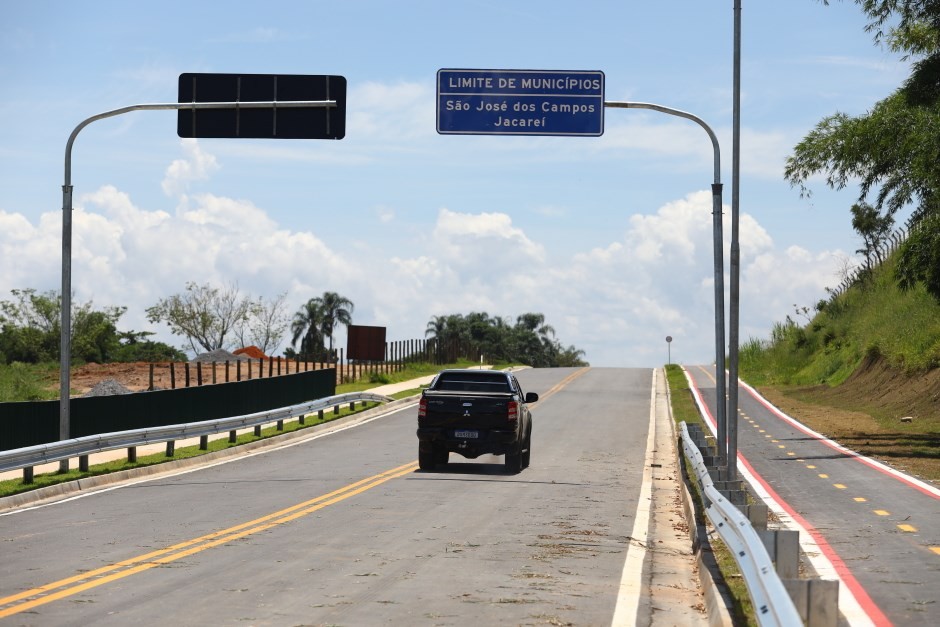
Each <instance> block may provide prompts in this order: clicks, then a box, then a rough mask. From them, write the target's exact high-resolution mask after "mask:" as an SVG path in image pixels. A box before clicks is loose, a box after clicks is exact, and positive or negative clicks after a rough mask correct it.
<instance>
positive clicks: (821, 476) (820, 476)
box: [819, 473, 829, 479]
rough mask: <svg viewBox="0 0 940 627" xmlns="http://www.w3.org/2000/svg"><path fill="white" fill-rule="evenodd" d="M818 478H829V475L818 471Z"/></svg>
mask: <svg viewBox="0 0 940 627" xmlns="http://www.w3.org/2000/svg"><path fill="white" fill-rule="evenodd" d="M819 478H820V479H828V478H829V475H827V474H824V473H819Z"/></svg>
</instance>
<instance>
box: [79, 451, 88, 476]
mask: <svg viewBox="0 0 940 627" xmlns="http://www.w3.org/2000/svg"><path fill="white" fill-rule="evenodd" d="M78 470H79V472H88V455H79V456H78Z"/></svg>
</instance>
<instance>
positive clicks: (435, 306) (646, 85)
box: [0, 0, 908, 367]
mask: <svg viewBox="0 0 940 627" xmlns="http://www.w3.org/2000/svg"><path fill="white" fill-rule="evenodd" d="M742 5H743V11H742V47H741V56H742V65H741V172H740V244H741V272H740V281H741V283H740V285H741V296H740V300H741V310H740V311H741V313H740V330H739V334H740V338H741V342H742V343H743V342H745V341H747V340H749V339H751V338H753V339H766V338H768V337H769V335H770V331H771V329H772V327H773V325H774V323H777V322H781V321H783V320H784V319H785V318H786V317H787V316H788V315H789V316H790V317H792V318H797V315H796V312H795V310H796V308H797V307H807V306H808V307H810V308H812V306H813V305H814V304H815V303H816V302H818V301H819V300H820V299H823V298H825V297H826V288H834V287H836V286H837V285H838V284H839V283H840V282H841V280H842V279H841V277H842V273H844V271H845V269H846V268H847V267H850V266H851V265H854V264H857V263H858V261H859V256H858V255H857V254H856V253H855V251H856V249H858V248H860V247H861V240H860V238H859V237H858V235H857V234H856V233H855V232H854V231H853V229H852V226H851V214H850V212H849V207H850V206H851V205H852V204H853V202H855V200H856V196H857V188H856V187H855V186H854V185H850V186H849V187H848V188H847V189H845V190H842V191H838V192H836V191H832V190H829V189H828V188H827V187H826V186H825V183H824V179H823V178H814V179H812V180H810V182H809V187H810V189H811V190H812V192H813V193H812V196H810V197H809V198H805V197H801V195H800V192H799V190H798V189H794V188H792V187H791V186H790V184H789V183H788V182H787V181H785V180H784V178H783V170H784V164H785V161H786V158H787V157H788V156H789V155H790V154H792V150H793V147H794V146H795V145H796V144H797V143H798V142H799V141H800V140H801V139H802V138H803V137H804V136H805V135H806V134H807V133H808V132H809V131H810V130H811V129H812V128H813V127H814V126H815V124H816V123H817V122H818V121H820V120H821V119H822V118H823V117H825V116H828V115H831V114H833V113H836V112H837V111H842V112H845V113H848V114H852V115H857V114H861V113H864V112H865V111H867V110H869V109H870V108H871V107H872V106H873V105H874V104H875V103H876V102H877V101H878V100H880V99H882V98H884V97H886V96H887V95H889V94H890V93H891V92H892V91H893V90H894V89H895V88H897V87H898V86H899V85H900V84H901V82H902V81H903V80H904V78H905V77H906V75H907V73H908V66H907V64H906V63H904V62H902V61H901V60H900V58H899V55H896V54H894V53H892V52H890V51H888V50H886V49H883V48H880V47H878V46H875V45H874V44H873V42H872V38H871V35H870V34H868V33H865V32H864V26H865V19H864V16H863V15H862V12H861V10H860V9H859V8H858V7H857V6H856V5H855V4H854V3H853V2H848V1H843V2H834V3H832V4H831V5H830V6H824V5H823V4H822V3H821V2H818V1H816V0H790V1H788V2H764V1H761V2H756V1H754V0H744V1H743V2H742ZM129 6H130V5H128V4H127V3H126V2H107V1H96V0H89V1H86V2H81V3H78V2H65V1H61V2H51V1H43V0H35V1H30V2H22V1H19V0H0V300H10V299H12V295H11V294H10V290H12V289H23V288H34V289H36V290H39V291H46V290H59V289H60V287H61V272H62V261H61V250H62V210H61V208H62V184H63V177H64V155H65V145H66V141H67V139H68V137H69V134H70V133H71V132H72V131H73V129H74V128H75V127H76V126H77V125H78V124H79V123H80V122H82V121H83V120H85V119H86V118H88V117H91V116H93V115H96V114H99V113H102V112H105V111H109V110H112V109H117V108H119V107H124V106H128V105H132V104H142V103H161V102H176V100H177V88H178V77H179V75H180V74H182V73H187V72H207V73H235V74H328V75H340V76H344V77H345V78H346V80H347V86H348V103H347V112H346V136H345V138H344V139H342V140H338V141H336V140H266V139H265V140H262V139H181V138H179V137H178V136H177V134H176V113H175V112H173V111H139V112H133V113H129V114H126V115H122V116H118V117H114V118H110V119H106V120H101V121H97V122H94V123H92V124H90V125H89V126H87V127H86V128H85V129H84V130H82V131H81V133H80V134H79V135H78V138H77V140H76V142H75V145H74V148H73V152H72V184H73V185H74V214H73V233H74V234H73V254H72V289H73V293H74V296H73V298H74V301H75V302H79V303H84V302H88V301H91V302H93V304H94V305H95V306H96V307H105V306H125V307H127V312H126V313H125V314H124V316H123V317H122V318H121V321H120V323H119V325H118V327H119V329H121V330H135V331H150V332H154V333H155V334H156V336H155V338H156V339H159V340H162V341H166V342H168V343H170V344H172V345H174V346H178V347H182V346H183V345H184V344H185V342H184V339H183V338H180V337H178V336H173V335H171V334H170V332H169V329H168V327H166V326H165V325H162V324H151V323H150V322H148V321H147V317H146V313H145V310H146V308H147V307H151V306H153V305H155V304H156V303H157V301H158V300H159V299H161V298H166V297H168V296H170V295H173V294H177V293H181V292H183V291H184V289H185V286H186V284H187V282H190V281H192V282H196V283H199V284H205V283H211V284H213V285H216V286H224V285H237V287H238V289H239V290H240V292H241V293H243V294H245V295H247V296H251V297H254V298H264V299H273V298H275V297H277V296H278V295H280V294H284V295H285V303H286V307H287V313H288V314H293V312H295V311H297V310H298V309H299V308H300V306H301V305H302V304H303V303H304V302H306V301H307V300H308V299H309V298H311V297H314V296H319V295H321V294H322V293H323V292H325V291H335V292H338V293H340V294H342V295H343V296H346V297H347V298H349V299H350V300H352V301H353V303H354V304H355V309H354V312H353V322H354V323H355V324H361V325H378V326H385V327H387V338H388V339H389V340H404V339H414V338H421V337H424V335H425V330H426V327H427V323H428V321H429V320H430V318H431V317H432V316H436V315H447V314H455V313H463V314H467V313H470V312H472V311H485V312H487V313H489V314H490V315H491V316H499V317H504V318H507V319H509V320H510V321H514V320H515V318H516V316H519V315H521V314H523V313H527V312H538V313H542V314H544V315H545V318H546V322H547V323H548V324H550V325H551V326H552V327H553V328H554V329H555V332H556V337H557V339H558V340H559V341H560V342H561V343H562V344H563V345H565V346H569V345H574V346H575V347H577V348H579V349H582V350H584V351H585V358H586V359H587V361H589V362H590V363H591V365H593V366H626V367H656V366H659V365H661V364H663V363H665V362H666V361H667V359H671V361H672V362H674V363H675V362H678V363H686V364H704V363H713V362H714V359H715V334H714V330H715V299H714V272H713V268H714V266H713V248H712V241H713V238H712V235H713V233H712V195H711V191H710V190H711V184H712V183H713V179H714V161H713V150H712V146H711V143H710V141H709V139H708V136H707V135H706V134H705V132H704V131H703V129H701V128H700V127H699V126H697V125H696V124H694V123H692V122H690V121H688V120H685V119H681V118H678V117H673V116H669V115H665V114H663V113H659V112H655V111H649V110H639V109H610V108H608V109H607V110H606V112H605V115H604V134H603V135H602V136H600V137H515V136H467V135H440V134H438V133H437V131H436V109H435V102H436V82H435V81H436V75H437V72H438V70H440V69H443V68H468V69H521V70H565V71H600V72H603V73H604V76H605V87H606V91H605V99H606V101H608V102H610V101H621V102H646V103H655V104H659V105H663V106H666V107H670V108H673V109H679V110H683V111H687V112H690V113H692V114H694V115H696V116H698V117H699V118H701V119H703V120H704V121H705V122H706V123H708V124H709V126H711V127H712V128H713V129H714V131H715V133H716V135H717V136H718V140H719V143H720V150H721V170H720V172H721V182H722V183H723V184H724V191H723V216H724V226H725V234H724V247H725V251H724V253H725V254H724V259H725V273H726V278H725V281H724V282H725V291H726V294H727V290H728V286H729V281H730V279H729V278H728V277H727V272H728V261H727V260H728V253H727V249H728V246H729V244H730V223H731V181H732V172H731V164H732V155H731V148H732V78H733V76H732V69H733V10H732V9H733V2H732V0H725V1H723V2H715V1H712V0H708V1H705V0H672V1H670V0H662V1H659V2H604V1H595V0H581V1H580V2H577V3H572V2H556V1H553V0H539V1H537V2H536V1H529V0H517V1H499V2H497V1H495V0H493V1H489V0H485V1H472V0H467V1H463V2H431V1H413V0H398V1H395V2H392V1H388V2H380V1H372V0H356V1H349V2H321V1H317V0H309V1H306V2H282V1H279V0H269V1H267V2H264V3H261V2H243V1H229V2H226V3H224V4H223V3H209V2H192V0H187V1H185V2H180V1H177V0H165V1H163V2H159V3H136V4H134V6H133V10H130V9H129ZM900 219H903V216H902V218H899V220H900ZM725 310H726V312H727V311H728V305H726V306H725ZM666 336H670V337H672V338H673V339H672V343H671V344H670V345H669V346H668V347H667V344H666V341H665V338H666ZM289 339H290V338H285V340H284V341H283V342H282V344H281V346H280V350H283V349H284V348H285V347H286V346H288V345H289ZM336 341H337V343H338V345H339V346H344V345H345V334H344V333H343V332H342V331H338V332H337V336H336Z"/></svg>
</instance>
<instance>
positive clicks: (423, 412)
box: [418, 398, 428, 418]
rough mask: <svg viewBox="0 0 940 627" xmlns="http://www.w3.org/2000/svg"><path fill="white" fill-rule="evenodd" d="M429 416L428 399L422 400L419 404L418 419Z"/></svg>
mask: <svg viewBox="0 0 940 627" xmlns="http://www.w3.org/2000/svg"><path fill="white" fill-rule="evenodd" d="M427 415H428V399H426V398H422V399H421V402H420V403H418V418H424V417H425V416H427Z"/></svg>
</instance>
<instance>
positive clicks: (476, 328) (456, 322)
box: [425, 312, 587, 367]
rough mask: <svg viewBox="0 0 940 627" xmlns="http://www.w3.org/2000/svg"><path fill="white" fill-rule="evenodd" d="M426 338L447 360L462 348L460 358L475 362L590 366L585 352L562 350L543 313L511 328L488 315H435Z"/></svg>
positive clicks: (522, 318)
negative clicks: (479, 360)
mask: <svg viewBox="0 0 940 627" xmlns="http://www.w3.org/2000/svg"><path fill="white" fill-rule="evenodd" d="M425 337H428V338H429V339H430V340H432V341H434V342H435V343H437V344H438V346H439V347H440V348H442V349H445V350H444V351H443V354H441V356H442V357H443V358H445V359H446V360H448V361H451V360H453V359H455V358H456V357H458V355H456V354H452V353H451V348H452V347H453V346H460V347H461V349H462V353H461V355H459V356H462V357H466V358H469V359H474V360H475V359H477V358H478V357H479V356H480V355H483V356H484V357H485V358H487V359H489V360H490V361H493V362H500V361H504V362H505V361H509V362H520V363H525V364H528V365H530V366H536V367H557V366H584V365H587V363H586V362H585V361H584V360H583V359H582V358H583V357H584V351H582V350H580V349H577V348H575V347H574V346H569V347H567V348H565V347H563V346H562V345H561V343H560V342H559V341H558V340H557V339H556V338H555V329H554V328H553V327H552V326H551V325H548V324H546V323H545V316H544V315H543V314H540V313H525V314H522V315H520V316H518V317H517V318H516V323H515V324H514V325H512V326H510V324H509V320H508V319H506V318H500V317H492V316H490V315H489V314H488V313H486V312H471V313H469V314H467V315H466V316H464V315H462V314H452V315H448V316H433V317H432V318H431V319H430V320H429V321H428V324H427V328H426V329H425Z"/></svg>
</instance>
